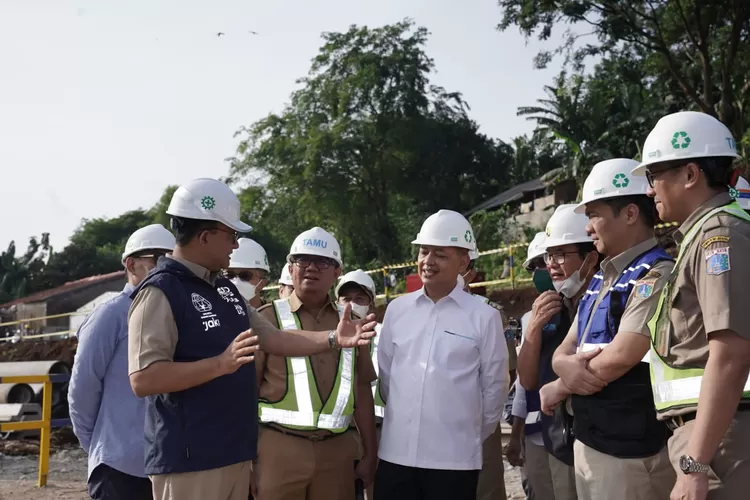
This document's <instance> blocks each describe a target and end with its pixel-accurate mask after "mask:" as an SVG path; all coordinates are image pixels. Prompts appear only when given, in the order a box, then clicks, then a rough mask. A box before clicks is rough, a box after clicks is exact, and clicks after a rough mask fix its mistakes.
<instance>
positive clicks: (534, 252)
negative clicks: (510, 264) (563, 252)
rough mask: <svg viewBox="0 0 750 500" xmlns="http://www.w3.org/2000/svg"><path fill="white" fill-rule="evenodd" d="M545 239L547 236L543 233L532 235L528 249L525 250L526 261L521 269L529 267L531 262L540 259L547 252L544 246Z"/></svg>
mask: <svg viewBox="0 0 750 500" xmlns="http://www.w3.org/2000/svg"><path fill="white" fill-rule="evenodd" d="M546 239H547V235H546V234H545V233H544V231H540V232H538V233H536V234H535V235H534V239H533V240H531V243H529V248H528V249H527V250H526V260H525V261H524V263H523V267H529V264H531V261H532V260H534V259H536V258H537V257H541V256H542V255H544V254H545V253H546V252H547V247H546V246H545V240H546Z"/></svg>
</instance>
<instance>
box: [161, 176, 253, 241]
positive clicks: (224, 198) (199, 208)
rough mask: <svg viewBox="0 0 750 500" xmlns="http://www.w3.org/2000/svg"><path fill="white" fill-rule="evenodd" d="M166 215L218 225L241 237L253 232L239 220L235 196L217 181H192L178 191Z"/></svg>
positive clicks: (238, 204) (238, 201) (227, 187)
mask: <svg viewBox="0 0 750 500" xmlns="http://www.w3.org/2000/svg"><path fill="white" fill-rule="evenodd" d="M167 214H169V215H172V216H174V217H184V218H186V219H198V220H212V221H216V222H221V223H222V224H224V225H226V226H229V227H230V228H232V229H234V230H235V231H238V232H240V233H247V232H248V231H250V230H251V229H252V227H251V226H249V225H247V224H245V223H244V222H242V221H241V220H240V200H239V198H237V195H236V194H234V192H233V191H232V190H231V189H230V188H229V186H227V185H226V184H224V183H223V182H221V181H217V180H216V179H194V180H192V181H190V182H188V183H187V184H184V185H182V186H180V187H179V188H177V191H175V192H174V195H173V196H172V201H171V202H170V203H169V208H167Z"/></svg>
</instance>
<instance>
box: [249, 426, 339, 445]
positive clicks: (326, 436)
mask: <svg viewBox="0 0 750 500" xmlns="http://www.w3.org/2000/svg"><path fill="white" fill-rule="evenodd" d="M263 427H265V428H266V429H271V430H273V431H276V432H280V433H282V434H286V435H287V436H292V437H296V438H300V439H307V440H308V441H325V440H327V439H331V438H335V437H339V436H343V435H344V434H346V432H342V433H341V434H334V433H332V432H329V433H328V434H297V433H296V432H293V431H288V430H286V429H284V428H283V427H277V426H275V425H268V424H264V425H263Z"/></svg>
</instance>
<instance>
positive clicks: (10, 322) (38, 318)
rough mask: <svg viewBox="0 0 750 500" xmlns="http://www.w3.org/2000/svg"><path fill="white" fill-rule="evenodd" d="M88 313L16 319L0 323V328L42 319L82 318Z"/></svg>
mask: <svg viewBox="0 0 750 500" xmlns="http://www.w3.org/2000/svg"><path fill="white" fill-rule="evenodd" d="M89 312H90V311H89ZM89 312H78V311H74V312H69V313H60V314H50V315H49V316H39V317H37V318H27V319H17V320H14V321H6V322H5V323H0V326H13V325H20V324H21V323H31V322H33V321H42V320H43V319H55V318H64V317H66V316H82V315H86V314H88V313H89Z"/></svg>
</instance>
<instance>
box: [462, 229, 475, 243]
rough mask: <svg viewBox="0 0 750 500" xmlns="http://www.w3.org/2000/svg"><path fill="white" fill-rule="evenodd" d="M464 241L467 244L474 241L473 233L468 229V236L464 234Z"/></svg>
mask: <svg viewBox="0 0 750 500" xmlns="http://www.w3.org/2000/svg"><path fill="white" fill-rule="evenodd" d="M464 239H465V240H466V243H471V240H472V239H473V236H472V235H471V231H469V230H468V229H467V230H466V234H464Z"/></svg>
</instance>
